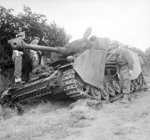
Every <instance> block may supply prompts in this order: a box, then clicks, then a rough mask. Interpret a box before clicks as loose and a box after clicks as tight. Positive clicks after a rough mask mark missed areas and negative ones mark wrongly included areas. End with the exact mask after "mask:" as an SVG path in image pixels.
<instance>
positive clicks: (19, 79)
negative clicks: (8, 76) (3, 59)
mask: <svg viewBox="0 0 150 140" xmlns="http://www.w3.org/2000/svg"><path fill="white" fill-rule="evenodd" d="M24 83H25V82H24V81H22V79H21V77H15V84H24Z"/></svg>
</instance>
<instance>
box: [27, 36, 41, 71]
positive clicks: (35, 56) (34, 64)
mask: <svg viewBox="0 0 150 140" xmlns="http://www.w3.org/2000/svg"><path fill="white" fill-rule="evenodd" d="M39 40H40V39H39V38H38V37H34V39H33V41H32V42H31V43H30V44H34V45H37V44H38V43H39ZM39 53H41V52H37V51H34V50H30V58H31V60H32V67H33V69H35V68H36V67H37V66H38V65H39V63H40V58H39Z"/></svg>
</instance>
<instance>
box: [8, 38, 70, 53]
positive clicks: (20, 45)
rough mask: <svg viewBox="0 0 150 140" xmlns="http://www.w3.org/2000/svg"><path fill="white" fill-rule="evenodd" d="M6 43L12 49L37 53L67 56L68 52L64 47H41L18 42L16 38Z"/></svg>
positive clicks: (21, 41)
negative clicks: (44, 52)
mask: <svg viewBox="0 0 150 140" xmlns="http://www.w3.org/2000/svg"><path fill="white" fill-rule="evenodd" d="M8 43H9V44H10V45H11V47H12V48H13V49H16V50H17V49H18V50H19V49H31V50H37V51H49V52H56V53H59V54H62V55H68V53H69V52H70V51H69V49H66V48H65V47H49V46H41V45H34V44H27V43H25V42H24V41H23V40H19V39H18V38H16V39H12V40H9V41H8Z"/></svg>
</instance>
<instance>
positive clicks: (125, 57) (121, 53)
mask: <svg viewBox="0 0 150 140" xmlns="http://www.w3.org/2000/svg"><path fill="white" fill-rule="evenodd" d="M115 53H116V60H117V69H118V70H117V71H118V75H119V79H120V84H121V87H122V92H123V94H124V101H127V100H129V99H130V84H131V80H130V76H131V75H132V73H133V64H134V61H133V58H132V56H131V54H130V53H129V50H128V49H126V48H118V49H116V51H115Z"/></svg>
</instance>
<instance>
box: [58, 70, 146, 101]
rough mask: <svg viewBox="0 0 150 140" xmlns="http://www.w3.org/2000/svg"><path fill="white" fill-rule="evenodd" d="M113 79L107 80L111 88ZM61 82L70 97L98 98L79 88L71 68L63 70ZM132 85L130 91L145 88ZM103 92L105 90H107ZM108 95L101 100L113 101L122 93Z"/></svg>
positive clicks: (75, 98)
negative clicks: (107, 97) (132, 87)
mask: <svg viewBox="0 0 150 140" xmlns="http://www.w3.org/2000/svg"><path fill="white" fill-rule="evenodd" d="M113 80H114V79H111V81H109V82H108V83H109V85H110V86H111V87H112V88H113V90H115V88H114V85H113V82H112V81H113ZM135 81H137V80H135ZM61 82H62V85H63V87H64V91H65V92H66V94H67V96H69V97H70V98H71V99H74V100H77V99H85V98H88V99H92V100H98V99H97V98H96V97H94V96H92V95H91V94H90V93H87V92H84V91H82V90H80V89H79V87H78V84H77V82H78V81H77V79H76V72H75V70H74V69H72V68H71V69H68V70H66V71H64V72H63V75H62V80H61ZM116 82H117V81H116ZM136 84H138V83H137V82H136ZM141 84H143V83H141ZM134 86H135V87H134V90H133V91H132V93H135V92H139V91H141V90H146V89H143V88H142V86H141V85H140V84H139V85H134ZM137 86H138V87H137ZM104 90H106V89H104ZM104 90H101V92H104ZM109 90H111V89H109ZM105 92H107V90H106V91H105ZM115 92H117V89H116V90H115ZM106 94H107V95H108V94H109V93H108V92H107V93H106ZM109 96H110V97H109V99H106V98H105V99H104V98H102V99H101V100H108V101H110V102H113V101H115V100H117V99H119V98H121V97H122V96H123V94H122V93H121V92H120V93H116V94H115V96H111V95H110V94H109Z"/></svg>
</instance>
